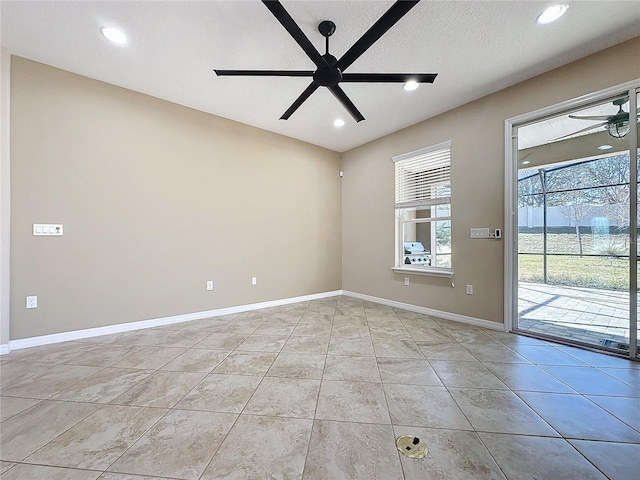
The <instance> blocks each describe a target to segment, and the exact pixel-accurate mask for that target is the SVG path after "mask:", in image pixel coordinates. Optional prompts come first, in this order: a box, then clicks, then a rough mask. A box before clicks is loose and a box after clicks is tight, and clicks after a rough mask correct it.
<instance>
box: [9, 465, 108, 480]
mask: <svg viewBox="0 0 640 480" xmlns="http://www.w3.org/2000/svg"><path fill="white" fill-rule="evenodd" d="M100 473H101V472H96V471H90V470H76V469H74V468H60V467H45V466H43V465H26V464H18V465H16V466H15V467H13V468H12V469H11V470H10V471H9V472H7V473H6V474H4V475H2V480H27V479H28V480H96V479H97V478H98V477H100Z"/></svg>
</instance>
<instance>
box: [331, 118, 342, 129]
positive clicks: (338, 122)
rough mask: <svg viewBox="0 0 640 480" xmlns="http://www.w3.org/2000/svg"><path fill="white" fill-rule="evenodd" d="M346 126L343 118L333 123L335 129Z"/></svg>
mask: <svg viewBox="0 0 640 480" xmlns="http://www.w3.org/2000/svg"><path fill="white" fill-rule="evenodd" d="M343 125H344V120H342V119H341V118H336V119H335V120H334V121H333V126H334V127H342V126H343Z"/></svg>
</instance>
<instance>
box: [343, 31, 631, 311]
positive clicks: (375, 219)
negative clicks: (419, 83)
mask: <svg viewBox="0 0 640 480" xmlns="http://www.w3.org/2000/svg"><path fill="white" fill-rule="evenodd" d="M639 52H640V37H638V38H635V39H633V40H631V41H629V42H626V43H623V44H621V45H617V46H615V47H613V48H611V49H608V50H604V51H602V52H599V53H597V54H595V55H592V56H590V57H586V58H584V59H582V60H579V61H577V62H575V63H572V64H570V65H567V66H565V67H562V68H559V69H556V70H553V71H551V72H548V73H546V74H544V75H540V76H538V77H536V78H533V79H531V80H528V81H526V82H523V83H521V84H518V85H515V86H513V87H511V88H508V89H505V90H502V91H500V92H497V93H495V94H493V95H489V96H487V97H485V98H482V99H480V100H477V101H475V102H472V103H469V104H467V105H464V106H462V107H459V108H457V109H455V110H452V111H450V112H447V113H444V114H442V115H439V116H437V117H435V118H432V119H429V120H427V121H425V122H422V123H419V124H417V125H414V126H412V127H409V128H406V129H404V130H401V131H399V132H396V133H394V134H391V135H388V136H386V137H383V138H380V139H378V140H376V141H373V142H371V143H368V144H366V145H363V146H361V147H358V148H355V149H353V150H350V151H349V152H346V153H345V154H343V160H342V169H343V170H344V178H343V183H342V222H343V223H342V235H343V238H342V254H343V270H342V271H343V275H342V288H343V289H345V290H349V291H353V292H358V293H364V294H368V295H373V296H377V297H382V298H386V299H391V300H396V301H400V302H406V303H410V304H414V305H420V306H424V307H429V308H433V309H437V310H442V311H446V312H451V313H456V314H460V315H467V316H471V317H475V318H480V319H484V320H490V321H494V322H502V321H503V277H504V272H503V248H504V244H503V242H502V241H497V240H471V239H469V229H470V228H472V227H490V228H496V227H500V228H502V227H503V223H504V214H503V211H504V121H505V120H506V119H507V118H510V117H514V116H516V115H521V114H524V113H527V112H530V111H533V110H537V109H539V108H543V107H546V106H549V105H553V104H555V103H559V102H561V101H565V100H569V99H571V98H575V97H578V96H580V95H584V94H587V93H591V92H594V91H597V90H602V89H604V88H607V87H610V86H614V85H618V84H621V83H624V82H627V81H631V80H634V79H637V78H640V62H638V53H639ZM422 88H429V87H428V86H426V87H422ZM449 139H451V141H452V160H451V176H452V191H453V193H452V215H453V222H452V242H453V244H452V253H453V270H454V272H455V275H454V278H453V281H454V284H455V287H452V285H451V281H450V280H449V279H442V278H434V277H426V276H417V275H413V276H411V285H410V286H408V287H405V286H404V285H403V279H404V277H405V276H406V275H405V274H395V273H394V272H393V271H392V270H391V267H392V266H393V263H394V208H393V198H394V192H393V189H394V181H393V175H394V171H393V164H392V162H391V157H393V156H395V155H399V154H402V153H406V152H411V151H414V150H417V149H420V148H423V147H428V146H430V145H433V144H436V143H440V142H443V141H445V140H449ZM466 284H472V285H473V286H474V295H472V296H470V295H466V294H465V285H466Z"/></svg>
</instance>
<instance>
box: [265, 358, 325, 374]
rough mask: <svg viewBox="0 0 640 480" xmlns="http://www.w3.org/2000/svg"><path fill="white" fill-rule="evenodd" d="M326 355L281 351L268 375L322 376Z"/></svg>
mask: <svg viewBox="0 0 640 480" xmlns="http://www.w3.org/2000/svg"><path fill="white" fill-rule="evenodd" d="M326 358H327V357H326V356H325V355H311V354H302V353H280V354H279V355H278V357H277V358H276V360H275V361H274V362H273V365H271V368H269V371H268V372H267V376H268V377H286V378H317V379H321V378H322V372H323V371H324V363H325V359H326Z"/></svg>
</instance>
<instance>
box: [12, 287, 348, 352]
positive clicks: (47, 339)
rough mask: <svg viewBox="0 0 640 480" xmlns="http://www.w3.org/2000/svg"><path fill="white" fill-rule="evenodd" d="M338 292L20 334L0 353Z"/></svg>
mask: <svg viewBox="0 0 640 480" xmlns="http://www.w3.org/2000/svg"><path fill="white" fill-rule="evenodd" d="M337 295H342V290H334V291H332V292H323V293H314V294H312V295H303V296H300V297H292V298H283V299H280V300H270V301H268V302H260V303H251V304H248V305H238V306H236V307H226V308H218V309H216V310H206V311H203V312H195V313H185V314H183V315H173V316H170V317H162V318H154V319H151V320H142V321H139V322H129V323H119V324H116V325H108V326H106V327H97V328H87V329H85V330H73V331H71V332H63V333H54V334H52V335H42V336H39V337H29V338H21V339H19V340H10V341H9V344H8V345H6V344H5V345H0V355H4V354H7V353H9V352H10V351H12V350H20V349H22V348H29V347H37V346H41V345H49V344H51V343H60V342H68V341H69V340H81V339H83V338H91V337H99V336H101V335H110V334H113V333H122V332H130V331H131V330H140V329H144V328H153V327H162V326H164V325H171V324H174V323H182V322H188V321H191V320H201V319H203V318H211V317H219V316H221V315H229V314H232V313H242V312H249V311H252V310H259V309H261V308H269V307H279V306H280V305H288V304H291V303H298V302H307V301H309V300H318V299H320V298H328V297H335V296H337Z"/></svg>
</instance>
